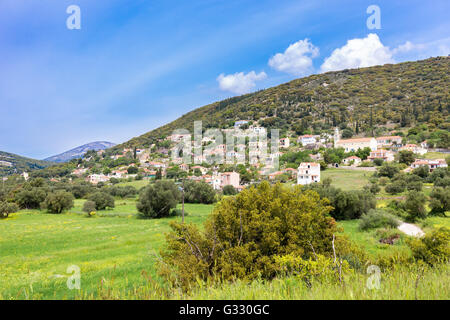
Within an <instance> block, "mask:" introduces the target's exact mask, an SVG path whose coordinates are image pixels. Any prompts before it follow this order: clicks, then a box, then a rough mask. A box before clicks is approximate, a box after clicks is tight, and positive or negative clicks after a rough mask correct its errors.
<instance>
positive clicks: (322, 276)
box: [275, 253, 351, 286]
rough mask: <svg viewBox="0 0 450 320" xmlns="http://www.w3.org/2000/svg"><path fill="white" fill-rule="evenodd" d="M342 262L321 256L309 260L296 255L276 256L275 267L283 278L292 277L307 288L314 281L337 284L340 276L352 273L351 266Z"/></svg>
mask: <svg viewBox="0 0 450 320" xmlns="http://www.w3.org/2000/svg"><path fill="white" fill-rule="evenodd" d="M340 264H341V262H340V261H334V259H332V258H329V257H325V256H323V255H321V254H319V255H317V256H315V257H314V258H309V259H308V260H305V259H302V258H301V257H299V256H296V255H295V254H292V253H291V254H288V255H284V256H275V265H276V267H277V268H278V270H279V272H280V273H281V274H282V275H283V276H292V275H294V276H295V277H297V278H299V279H300V280H302V281H304V282H305V283H306V285H307V286H311V283H312V280H313V279H316V280H319V281H326V282H327V283H337V282H339V281H340V276H342V275H345V274H349V273H350V272H351V268H350V265H349V263H348V262H347V261H345V260H343V261H342V265H340Z"/></svg>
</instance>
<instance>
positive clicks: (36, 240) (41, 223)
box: [0, 199, 450, 299]
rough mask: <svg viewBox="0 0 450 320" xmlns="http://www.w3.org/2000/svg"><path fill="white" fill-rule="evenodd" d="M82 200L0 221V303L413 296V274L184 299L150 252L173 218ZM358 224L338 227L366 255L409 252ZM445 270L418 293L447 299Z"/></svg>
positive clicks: (197, 217) (429, 223)
mask: <svg viewBox="0 0 450 320" xmlns="http://www.w3.org/2000/svg"><path fill="white" fill-rule="evenodd" d="M84 201H85V200H76V203H75V207H74V208H73V209H72V210H71V211H70V212H69V213H66V214H61V215H54V214H47V213H44V212H41V211H37V210H23V211H21V212H19V213H16V214H13V215H11V216H10V218H8V219H3V220H0V248H1V252H0V299H74V298H76V299H78V298H88V299H90V298H92V299H98V298H102V299H118V298H127V299H134V298H141V299H147V298H151V299H159V298H183V299H185V298H188V299H223V298H233V299H266V298H267V299H269V298H270V299H284V298H286V299H288V298H289V299H320V298H324V299H328V298H339V297H340V298H346V299H360V298H364V299H366V298H367V299H371V298H401V297H402V294H403V295H406V297H407V298H413V296H414V294H416V290H415V288H414V280H413V278H414V277H415V276H414V273H411V274H408V272H406V271H405V270H403V271H401V273H399V274H398V275H396V276H393V275H385V277H386V279H391V280H389V281H390V282H389V283H388V282H386V283H385V285H386V287H385V290H384V291H378V292H368V291H367V290H363V289H361V288H364V286H363V283H364V281H365V280H366V278H367V276H365V275H362V274H358V275H355V276H353V277H350V278H348V279H347V280H346V281H347V283H348V284H347V288H351V290H350V291H349V290H342V288H341V289H339V288H335V289H333V290H334V291H333V290H331V289H330V288H329V287H328V286H327V285H323V284H317V286H316V287H315V289H314V290H312V291H311V290H307V289H306V288H305V287H302V286H301V285H300V284H299V283H298V281H297V280H295V279H278V280H276V281H274V282H272V283H268V282H261V281H254V282H252V283H250V284H245V283H243V282H236V283H235V284H226V285H224V286H218V285H213V286H207V287H206V286H203V287H200V288H198V289H195V290H194V291H193V292H191V293H189V294H187V295H186V294H183V293H181V292H178V291H176V292H174V291H168V290H167V289H166V284H165V283H164V282H163V281H162V280H161V279H159V278H158V276H157V270H156V265H155V259H156V258H155V255H154V254H155V253H158V251H159V249H160V248H161V247H162V246H163V245H164V243H165V237H164V234H165V233H166V232H168V231H169V223H170V222H171V221H174V220H180V218H179V217H174V218H165V219H157V220H156V219H153V220H150V219H149V220H147V219H138V218H137V216H136V213H137V211H136V207H135V201H136V200H135V199H125V200H121V199H117V200H116V207H115V208H114V209H111V210H103V211H99V212H98V213H97V216H96V217H93V218H88V217H86V216H85V214H84V213H82V210H81V208H82V204H83V202H84ZM213 207H214V206H213V205H201V204H186V205H185V209H186V212H187V213H188V215H187V216H186V221H187V222H188V223H189V222H192V223H195V224H197V225H200V224H202V223H203V222H204V221H205V219H206V217H207V216H208V215H209V214H210V213H211V211H212V209H213ZM358 223H359V221H358V220H353V221H343V222H339V225H340V226H342V227H343V230H344V233H345V234H347V235H348V236H349V237H350V239H352V240H354V241H356V242H357V243H359V244H361V245H362V246H363V247H364V248H365V249H366V251H367V253H368V254H369V255H370V256H372V257H376V256H378V255H383V254H390V253H393V252H404V251H408V250H409V249H408V247H407V246H406V244H405V242H404V237H402V238H401V240H400V241H399V242H398V243H396V244H395V245H393V246H389V245H384V244H380V243H379V242H378V236H377V235H376V232H375V231H369V232H362V231H360V230H359V229H358ZM449 225H450V223H449V217H432V218H428V219H427V220H426V221H425V222H424V224H423V227H424V228H425V229H426V228H428V227H439V226H449ZM71 265H77V266H79V267H80V269H81V291H77V290H69V289H68V288H67V285H66V281H67V277H68V275H69V274H68V273H67V268H68V267H69V266H71ZM447 271H448V267H447V269H444V270H441V271H439V272H440V273H436V272H431V271H430V272H429V273H427V274H426V275H424V277H423V287H422V288H420V289H418V290H419V293H418V294H419V296H420V297H422V298H423V297H427V296H429V297H435V298H448V296H449V293H448V290H449V288H448V283H449V282H447V284H445V283H444V284H442V282H440V281H438V280H437V279H448V273H446V272H447ZM441 273H442V274H441ZM149 279H151V280H149ZM398 282H400V283H401V282H405V283H407V287H405V288H404V289H398V288H397V286H398ZM425 283H426V284H427V285H426V286H425ZM150 284H151V285H150ZM155 284H156V285H155ZM361 285H362V287H361ZM443 290H444V291H443ZM445 290H446V291H445ZM333 292H335V293H334V294H333ZM383 295H384V296H383Z"/></svg>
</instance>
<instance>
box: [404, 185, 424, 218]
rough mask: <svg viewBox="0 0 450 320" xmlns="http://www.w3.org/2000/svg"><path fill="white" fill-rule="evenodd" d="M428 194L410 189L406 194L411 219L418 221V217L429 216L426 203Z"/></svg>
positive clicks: (406, 207)
mask: <svg viewBox="0 0 450 320" xmlns="http://www.w3.org/2000/svg"><path fill="white" fill-rule="evenodd" d="M426 201H427V198H426V196H425V195H424V194H423V193H422V192H418V191H410V192H409V193H408V195H407V196H406V200H405V210H406V212H407V213H408V220H409V221H412V222H414V221H416V220H417V219H424V218H426V217H427V210H426V208H425V203H426Z"/></svg>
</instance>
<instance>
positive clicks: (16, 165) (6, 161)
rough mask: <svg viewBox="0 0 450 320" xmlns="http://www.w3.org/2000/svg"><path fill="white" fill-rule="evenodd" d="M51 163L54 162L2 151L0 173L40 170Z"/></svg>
mask: <svg viewBox="0 0 450 320" xmlns="http://www.w3.org/2000/svg"><path fill="white" fill-rule="evenodd" d="M50 165H52V163H51V162H48V161H42V160H35V159H30V158H25V157H22V156H18V155H17V154H13V153H8V152H4V151H0V175H2V176H3V175H8V174H13V173H22V172H24V171H33V170H38V169H42V168H46V167H48V166H50Z"/></svg>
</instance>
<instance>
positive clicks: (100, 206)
mask: <svg viewBox="0 0 450 320" xmlns="http://www.w3.org/2000/svg"><path fill="white" fill-rule="evenodd" d="M88 200H90V201H92V202H94V203H95V209H96V210H105V209H106V208H114V206H115V203H114V197H113V196H111V195H110V194H108V193H106V192H101V191H98V192H95V193H93V194H91V195H90V196H89V198H88Z"/></svg>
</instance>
